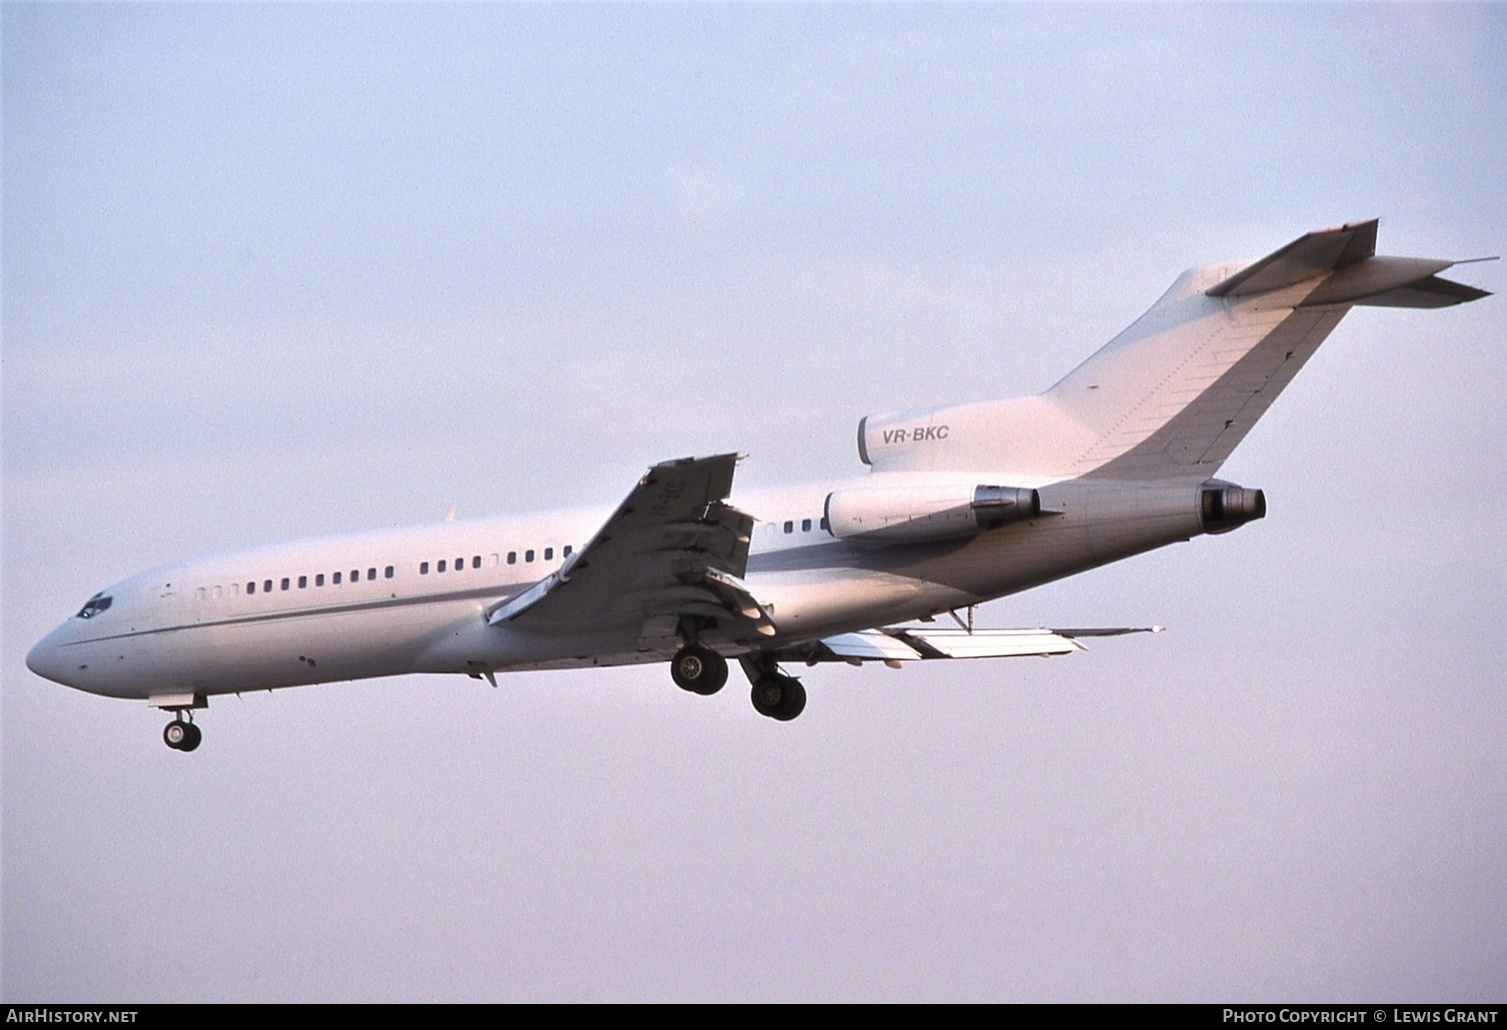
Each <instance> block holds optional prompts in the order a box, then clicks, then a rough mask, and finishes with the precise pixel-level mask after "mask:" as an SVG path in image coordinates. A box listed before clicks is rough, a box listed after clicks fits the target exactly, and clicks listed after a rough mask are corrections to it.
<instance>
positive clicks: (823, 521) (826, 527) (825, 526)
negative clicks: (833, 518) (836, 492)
mask: <svg viewBox="0 0 1507 1030" xmlns="http://www.w3.org/2000/svg"><path fill="white" fill-rule="evenodd" d="M822 529H825V530H827V531H828V532H831V527H829V526H828V525H827V516H825V515H823V516H822Z"/></svg>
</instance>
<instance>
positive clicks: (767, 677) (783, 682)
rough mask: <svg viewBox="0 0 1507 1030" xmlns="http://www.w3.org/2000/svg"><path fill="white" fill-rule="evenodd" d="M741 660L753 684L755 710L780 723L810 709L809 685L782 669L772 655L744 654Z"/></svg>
mask: <svg viewBox="0 0 1507 1030" xmlns="http://www.w3.org/2000/svg"><path fill="white" fill-rule="evenodd" d="M739 661H740V662H741V663H742V665H743V671H744V672H745V673H747V674H748V679H749V682H750V683H752V684H753V692H752V694H751V695H750V697H751V698H752V700H753V706H754V711H756V712H758V713H759V714H760V715H763V716H767V717H769V718H771V719H777V720H779V721H780V722H789V721H790V720H791V719H794V718H795V717H796V716H798V715H800V714H801V713H802V712H804V711H805V710H806V688H805V687H803V686H801V681H800V680H798V679H796V678H795V677H794V676H787V675H786V674H785V673H783V672H781V671H780V667H779V665H777V664H776V663H775V661H774V659H773V658H771V657H769V656H768V655H762V654H757V653H756V654H752V655H744V656H743V657H742V658H741V659H739Z"/></svg>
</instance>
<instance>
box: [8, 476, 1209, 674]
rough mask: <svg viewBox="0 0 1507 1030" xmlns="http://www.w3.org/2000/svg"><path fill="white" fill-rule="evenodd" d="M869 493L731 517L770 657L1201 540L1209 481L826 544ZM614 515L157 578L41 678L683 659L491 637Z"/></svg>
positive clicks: (355, 545)
mask: <svg viewBox="0 0 1507 1030" xmlns="http://www.w3.org/2000/svg"><path fill="white" fill-rule="evenodd" d="M904 478H905V480H906V481H908V482H914V481H916V480H917V478H918V477H915V476H909V477H904ZM925 478H926V479H928V480H931V481H936V480H937V478H938V477H925ZM942 478H943V479H945V478H947V477H942ZM954 478H956V477H954ZM966 478H967V479H970V480H972V479H978V478H980V477H979V476H978V475H976V474H975V475H971V476H968V477H966ZM984 478H988V477H984ZM873 482H874V477H865V478H863V479H861V480H854V481H850V483H836V484H831V483H813V484H803V485H800V486H793V487H785V488H777V489H768V490H759V491H753V492H750V493H748V494H745V495H741V496H735V497H734V498H733V504H734V506H735V507H738V508H740V509H741V510H743V511H746V512H748V513H749V514H751V515H753V516H754V517H755V519H756V520H757V521H756V523H755V529H754V532H753V534H752V539H751V541H750V548H749V558H748V571H747V577H746V579H747V582H748V583H749V585H750V587H751V588H753V590H754V592H755V593H756V594H757V595H758V596H759V597H760V598H762V599H765V600H766V601H767V605H768V608H769V610H770V613H771V616H772V618H773V622H774V624H775V627H776V629H777V632H776V634H775V635H774V636H773V637H771V638H770V639H769V640H768V643H769V644H770V645H775V646H783V645H789V644H794V643H800V642H804V641H812V640H819V639H821V638H823V637H826V636H830V635H832V634H836V633H843V632H849V631H853V630H859V629H864V628H867V627H870V626H873V625H876V624H878V623H887V622H903V621H907V620H912V619H916V618H921V617H925V616H930V615H933V614H936V613H938V612H943V611H946V610H949V609H957V608H961V607H964V606H966V605H970V604H975V603H978V602H981V601H985V600H988V599H991V598H996V597H1001V596H1004V595H1007V594H1011V593H1014V592H1016V591H1019V590H1024V589H1027V588H1029V587H1033V586H1037V585H1040V584H1042V583H1046V582H1050V581H1051V580H1054V579H1058V578H1061V577H1063V576H1069V575H1072V574H1074V573H1076V572H1081V571H1083V570H1085V569H1089V568H1092V567H1094V566H1097V565H1101V564H1104V563H1106V562H1110V561H1114V560H1116V559H1118V558H1122V557H1126V556H1129V555H1132V554H1136V553H1139V552H1142V551H1146V550H1150V549H1153V548H1156V547H1161V546H1164V545H1166V544H1169V543H1174V542H1177V541H1180V540H1186V539H1188V538H1189V537H1191V536H1194V535H1196V534H1198V533H1201V532H1203V531H1204V528H1203V524H1202V522H1201V514H1200V506H1199V498H1200V492H1201V491H1200V484H1199V483H1197V482H1191V481H1190V482H1184V483H1178V484H1164V483H1157V484H1110V483H1104V482H1092V481H1088V482H1085V481H1077V482H1066V483H1058V484H1049V485H1043V486H1042V487H1041V488H1040V494H1041V496H1042V498H1043V507H1044V508H1046V509H1049V511H1048V512H1044V513H1043V514H1042V515H1041V516H1040V517H1038V518H1035V519H1031V520H1029V521H1026V522H1021V523H1017V524H1014V525H1010V526H1004V527H1001V528H999V529H996V530H992V531H989V532H986V533H981V534H979V535H977V536H973V537H970V538H966V539H961V540H951V541H937V542H930V543H918V544H912V545H908V546H885V547H876V546H873V545H868V544H863V543H853V542H849V541H843V540H838V539H836V538H834V537H833V536H832V535H831V534H830V533H829V532H828V531H827V530H826V529H825V528H824V525H825V517H824V515H823V504H824V501H825V499H826V497H827V496H828V495H829V494H830V493H831V492H832V491H833V490H834V489H840V488H842V487H843V486H845V485H852V484H853V483H861V484H862V485H863V486H866V487H869V486H872V485H873ZM609 512H610V508H607V507H605V506H604V507H600V508H581V509H572V510H562V511H552V512H543V513H537V514H530V515H523V516H513V517H507V518H494V519H480V520H467V521H454V522H436V523H434V524H431V525H422V526H415V527H410V528H407V529H396V530H386V531H380V532H374V533H361V534H351V535H344V536H332V537H325V538H319V539H311V540H304V541H297V542H293V543H287V544H281V545H277V546H271V547H261V548H255V549H251V550H245V551H235V552H230V553H225V554H218V555H211V556H207V557H203V558H197V559H194V560H191V561H187V562H184V563H180V564H173V565H166V566H161V567H159V568H156V569H152V570H149V571H147V572H143V573H140V574H138V575H136V576H132V577H131V578H129V579H126V580H124V581H122V582H120V583H117V584H114V585H113V586H110V587H108V588H106V589H105V590H104V591H102V592H101V595H102V596H104V597H108V598H109V599H110V604H109V607H108V608H105V609H104V610H102V611H99V612H97V613H94V614H92V615H90V616H89V617H87V618H82V617H77V616H76V617H74V618H72V619H69V620H68V621H67V622H65V623H64V624H63V625H62V626H60V627H58V629H57V630H55V631H54V632H53V633H52V634H50V635H49V636H48V637H46V638H45V639H44V640H42V641H41V642H40V643H39V644H38V645H37V646H36V648H34V649H33V651H32V653H31V655H30V656H29V657H28V662H29V664H30V665H31V667H32V668H33V669H34V670H36V671H37V672H39V673H40V674H41V675H44V676H47V677H48V678H49V679H54V680H57V681H59V682H63V683H66V684H68V685H69V686H73V687H77V688H78V689H80V690H85V691H89V692H91V693H96V694H102V695H106V696H110V697H122V698H147V697H151V696H155V695H163V694H176V693H184V692H189V693H196V694H200V695H204V696H209V695H214V694H225V693H233V692H240V691H250V690H267V689H274V688H278V687H292V686H301V685H306V684H313V683H327V682H334V681H340V680H354V679H366V678H371V677H380V676H397V675H404V674H408V673H466V674H471V675H478V674H481V673H484V672H502V671H511V670H518V669H544V668H579V667H589V666H607V665H623V664H632V663H638V662H658V661H665V660H667V659H668V658H669V657H670V655H671V653H673V649H674V648H673V641H671V642H669V643H667V644H666V645H665V646H655V644H654V643H653V642H646V641H645V640H644V639H643V638H642V637H641V636H640V634H638V633H632V632H630V633H616V634H605V635H579V634H541V633H537V632H529V633H522V632H516V631H514V630H512V629H511V628H510V627H509V626H508V625H506V624H504V625H500V626H490V625H488V624H487V622H486V620H485V618H484V612H485V610H486V609H487V608H488V606H489V605H491V604H493V603H495V602H496V601H498V600H499V599H502V598H507V597H509V596H512V595H515V594H516V593H518V592H519V591H520V590H522V589H524V588H526V587H528V586H529V585H531V584H533V583H534V582H536V581H538V580H539V579H540V578H541V577H543V576H545V575H546V574H548V573H549V572H551V571H553V570H555V569H558V568H559V567H560V566H561V564H562V563H563V562H564V561H565V560H566V558H567V557H569V555H570V554H571V553H573V552H574V551H575V550H578V549H579V548H580V547H581V546H582V544H583V543H584V542H585V541H586V540H587V539H589V538H590V536H591V534H592V533H593V532H594V531H595V530H596V529H597V527H599V526H600V525H601V524H602V522H603V520H604V519H605V517H606V516H607V514H608V513H609ZM667 648H668V649H667ZM722 649H723V650H724V651H726V652H727V653H729V654H736V653H738V652H740V651H744V650H747V647H746V645H742V646H740V645H738V644H736V643H733V642H726V646H724V647H723V648H722Z"/></svg>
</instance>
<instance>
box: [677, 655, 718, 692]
mask: <svg viewBox="0 0 1507 1030" xmlns="http://www.w3.org/2000/svg"><path fill="white" fill-rule="evenodd" d="M670 678H671V679H673V680H674V681H675V685H676V686H677V687H679V688H680V689H681V690H689V691H690V692H691V693H693V694H715V693H716V692H717V691H719V690H721V689H722V685H723V684H724V683H726V682H727V659H726V658H723V657H722V656H721V655H720V654H718V653H717V652H716V651H713V650H712V649H711V648H709V647H701V646H699V645H694V646H691V647H682V648H681V649H680V650H679V651H677V652H676V653H675V657H674V658H672V659H670Z"/></svg>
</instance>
